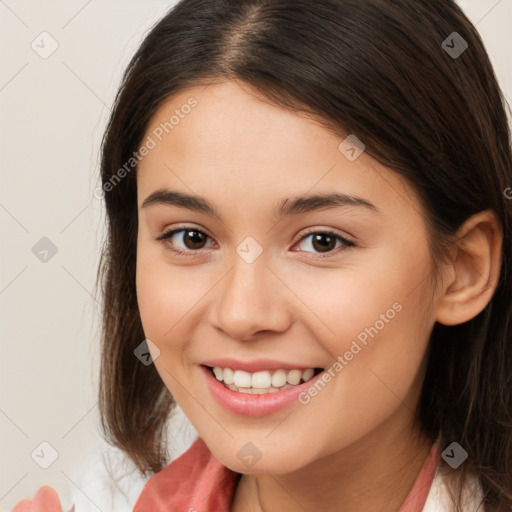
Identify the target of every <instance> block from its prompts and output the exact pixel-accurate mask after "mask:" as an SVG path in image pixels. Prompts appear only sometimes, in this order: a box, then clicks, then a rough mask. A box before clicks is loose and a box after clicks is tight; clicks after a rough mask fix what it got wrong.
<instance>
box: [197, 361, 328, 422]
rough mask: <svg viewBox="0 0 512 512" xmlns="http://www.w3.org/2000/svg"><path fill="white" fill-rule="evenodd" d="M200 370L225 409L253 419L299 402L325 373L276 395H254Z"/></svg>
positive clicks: (203, 368) (275, 393)
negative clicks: (235, 388)
mask: <svg viewBox="0 0 512 512" xmlns="http://www.w3.org/2000/svg"><path fill="white" fill-rule="evenodd" d="M200 368H201V371H202V372H203V374H204V375H205V377H206V384H207V386H208V389H209V390H210V393H211V394H212V395H213V396H214V398H215V399H216V400H217V401H218V402H219V403H220V404H221V405H222V406H223V407H225V408H226V409H228V410H229V411H231V412H234V413H235V414H242V415H244V416H252V417H260V416H265V415H267V414H272V413H274V412H277V411H279V410H281V409H284V408H285V407H287V406H288V405H290V404H292V403H293V402H294V401H295V400H297V399H298V396H299V395H300V394H301V393H302V392H304V391H307V389H308V388H309V387H310V386H311V385H312V384H314V383H315V382H316V381H317V380H318V379H319V378H321V377H322V374H323V372H320V373H319V374H318V375H315V376H314V377H312V378H311V379H309V380H308V381H307V382H304V383H303V384H300V385H297V386H294V387H293V388H288V389H283V390H282V391H276V392H274V393H265V394H262V395H252V394H250V393H240V392H238V391H232V390H231V389H228V388H226V387H225V386H224V384H222V383H221V382H220V381H218V380H217V379H216V378H215V376H214V375H213V374H212V372H211V370H209V369H208V368H207V367H206V366H203V365H201V366H200Z"/></svg>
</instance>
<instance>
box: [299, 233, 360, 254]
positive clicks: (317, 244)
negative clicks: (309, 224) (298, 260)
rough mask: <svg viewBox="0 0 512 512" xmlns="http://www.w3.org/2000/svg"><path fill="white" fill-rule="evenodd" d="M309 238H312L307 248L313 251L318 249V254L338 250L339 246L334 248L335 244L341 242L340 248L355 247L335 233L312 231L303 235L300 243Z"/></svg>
mask: <svg viewBox="0 0 512 512" xmlns="http://www.w3.org/2000/svg"><path fill="white" fill-rule="evenodd" d="M310 237H312V239H311V241H310V243H309V246H310V247H312V248H313V249H317V250H318V249H319V252H320V253H326V252H327V253H328V252H332V251H333V250H334V249H336V248H338V249H339V246H338V247H335V245H336V242H341V245H342V246H343V245H344V246H347V247H351V246H353V245H355V244H354V243H353V242H351V241H350V240H347V239H346V238H344V237H342V236H341V235H338V234H337V233H334V232H333V231H313V232H310V233H307V234H306V235H304V236H303V237H302V238H301V239H300V242H301V243H302V242H304V241H305V240H307V239H308V238H310ZM306 252H308V251H306Z"/></svg>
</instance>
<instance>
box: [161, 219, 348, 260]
mask: <svg viewBox="0 0 512 512" xmlns="http://www.w3.org/2000/svg"><path fill="white" fill-rule="evenodd" d="M180 231H196V232H198V233H201V234H203V235H205V236H207V237H208V238H209V236H208V235H207V234H206V233H204V232H203V231H201V230H200V229H197V228H195V227H192V226H185V227H181V228H178V229H172V230H169V231H166V232H164V233H162V234H161V235H160V236H158V237H157V238H156V240H157V241H158V242H161V243H163V244H164V245H165V246H166V248H167V249H168V250H170V251H173V252H174V253H176V254H178V255H179V256H185V257H190V256H195V255H196V253H198V252H200V251H201V250H203V249H198V250H192V249H188V250H183V249H176V248H173V247H171V245H170V243H169V242H168V239H169V238H172V237H173V236H174V235H175V234H176V233H179V232H180ZM312 234H322V235H329V236H331V237H333V238H335V239H337V240H339V241H341V242H342V243H343V245H344V246H345V248H348V247H354V246H355V245H356V244H355V243H354V242H352V241H351V240H347V239H346V238H344V237H342V236H341V235H339V234H338V233H335V232H334V231H331V230H329V229H326V230H319V229H311V230H309V231H307V232H306V233H305V234H304V235H302V237H301V238H300V239H299V240H298V241H297V243H301V242H302V241H303V240H305V239H306V238H307V237H308V236H310V235H312ZM340 249H342V248H341V247H338V249H337V250H333V251H331V252H329V253H326V254H321V253H317V256H315V258H318V259H323V258H329V257H331V256H334V255H336V254H338V252H340ZM306 252H309V251H306Z"/></svg>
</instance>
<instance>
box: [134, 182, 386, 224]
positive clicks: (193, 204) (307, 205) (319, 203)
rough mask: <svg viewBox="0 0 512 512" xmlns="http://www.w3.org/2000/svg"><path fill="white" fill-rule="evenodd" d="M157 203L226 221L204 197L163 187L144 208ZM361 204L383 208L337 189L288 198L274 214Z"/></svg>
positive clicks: (147, 199)
mask: <svg viewBox="0 0 512 512" xmlns="http://www.w3.org/2000/svg"><path fill="white" fill-rule="evenodd" d="M153 205H170V206H180V207H182V208H187V209H188V210H193V211H197V212H202V213H206V214H209V215H213V216H215V217H218V218H219V219H221V220H222V216H221V215H220V212H219V211H218V210H217V208H215V207H214V206H213V205H212V204H211V203H210V202H208V201H207V200H206V199H205V198H204V197H201V196H197V195H193V194H186V193H183V192H177V191H174V190H169V189H165V188H159V189H157V190H155V191H154V192H152V193H151V194H150V195H149V196H147V197H146V199H144V201H143V203H142V206H141V208H147V207H149V206H153ZM350 206H357V207H362V208H365V209H367V210H368V211H370V212H372V213H376V214H379V213H381V210H380V209H379V208H377V207H376V206H375V205H374V204H373V203H370V202H369V201H367V200H366V199H364V198H362V197H357V196H351V195H347V194H342V193H339V192H333V193H330V194H314V195H309V196H297V197H294V198H292V199H285V200H283V201H282V202H281V203H279V204H278V205H277V206H276V207H275V208H274V209H273V212H272V213H273V215H274V217H276V218H278V219H281V218H283V217H287V216H290V215H298V214H301V213H309V212H313V211H321V210H328V209H331V208H337V207H350Z"/></svg>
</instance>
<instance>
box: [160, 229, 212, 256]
mask: <svg viewBox="0 0 512 512" xmlns="http://www.w3.org/2000/svg"><path fill="white" fill-rule="evenodd" d="M207 239H208V235H206V234H205V233H203V232H202V231H200V230H198V229H190V228H181V229H173V230H171V231H168V232H167V233H164V234H163V235H161V236H160V237H158V238H157V241H161V242H164V243H165V244H166V245H167V246H168V247H169V248H170V249H171V250H172V251H175V252H177V253H180V254H186V253H191V254H193V253H194V252H197V251H199V250H201V249H204V248H205V242H206V240H207ZM178 242H179V243H178ZM180 244H181V245H180ZM187 255H188V254H187Z"/></svg>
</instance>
